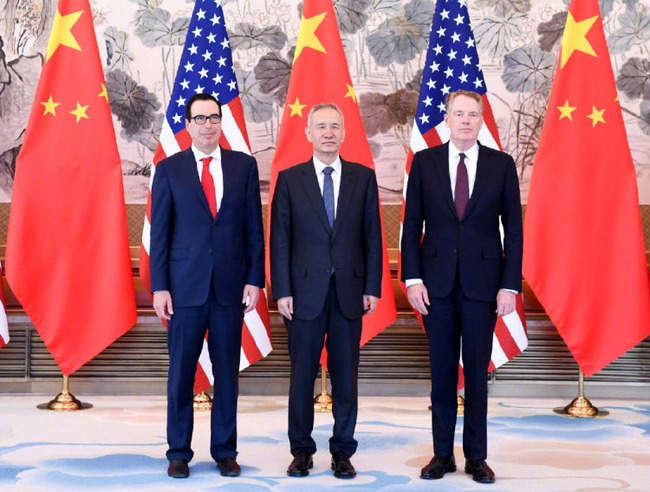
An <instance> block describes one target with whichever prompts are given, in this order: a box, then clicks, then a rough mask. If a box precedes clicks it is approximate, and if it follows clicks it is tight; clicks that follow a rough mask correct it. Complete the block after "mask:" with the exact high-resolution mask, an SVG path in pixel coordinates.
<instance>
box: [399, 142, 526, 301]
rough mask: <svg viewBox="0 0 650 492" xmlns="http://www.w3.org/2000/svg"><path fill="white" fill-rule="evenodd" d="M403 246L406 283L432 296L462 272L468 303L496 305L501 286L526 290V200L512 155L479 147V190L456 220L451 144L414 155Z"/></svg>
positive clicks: (447, 289)
mask: <svg viewBox="0 0 650 492" xmlns="http://www.w3.org/2000/svg"><path fill="white" fill-rule="evenodd" d="M499 216H501V218H502V220H503V227H504V232H505V237H504V246H503V248H502V245H501V237H500V233H499ZM423 223H424V224H425V233H424V238H422V225H423ZM401 246H402V247H401V249H402V275H401V278H402V280H407V279H412V278H421V279H422V280H423V281H424V284H425V286H426V287H427V290H428V293H429V296H430V297H446V296H447V295H449V293H450V292H451V289H452V287H453V284H454V279H455V277H456V271H457V269H458V271H459V272H460V281H461V286H462V289H463V293H464V294H465V295H466V296H467V297H469V298H470V299H475V300H481V301H493V300H495V299H496V294H497V292H498V290H499V289H502V288H507V289H512V290H516V291H521V261H522V251H523V234H522V221H521V198H520V195H519V181H518V178H517V171H516V168H515V163H514V161H513V160H512V157H510V156H509V155H508V154H505V153H503V152H499V151H496V150H493V149H490V148H488V147H484V146H483V145H480V144H479V154H478V163H477V171H476V181H475V182H474V189H473V191H472V196H471V197H470V200H469V203H468V205H467V209H466V210H465V216H464V217H463V220H462V221H459V220H458V215H457V214H456V208H455V206H454V201H453V199H452V194H451V183H450V178H449V144H448V143H447V144H444V145H440V146H437V147H433V148H430V149H426V150H422V151H420V152H418V153H416V154H415V156H414V157H413V163H412V165H411V173H410V175H409V180H408V187H407V192H406V209H405V213H404V229H403V232H402V245H401Z"/></svg>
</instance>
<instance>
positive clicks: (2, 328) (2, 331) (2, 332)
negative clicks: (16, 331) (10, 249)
mask: <svg viewBox="0 0 650 492" xmlns="http://www.w3.org/2000/svg"><path fill="white" fill-rule="evenodd" d="M2 284H3V283H2V263H0V302H1V303H2V305H1V306H0V348H2V347H4V346H5V345H7V344H8V343H9V323H7V306H6V304H5V290H4V288H3V287H4V286H3V285H2Z"/></svg>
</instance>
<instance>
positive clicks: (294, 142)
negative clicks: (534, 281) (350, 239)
mask: <svg viewBox="0 0 650 492" xmlns="http://www.w3.org/2000/svg"><path fill="white" fill-rule="evenodd" d="M324 102H330V103H334V104H336V105H337V106H338V107H339V108H340V109H341V111H342V112H343V115H344V119H345V141H344V142H343V145H342V146H341V151H340V153H341V157H342V158H343V159H346V160H348V161H353V162H358V163H360V164H363V165H366V166H368V167H370V168H373V169H374V167H375V166H374V162H373V160H372V154H371V152H370V145H369V144H368V138H367V137H366V132H365V130H364V128H363V122H362V120H361V113H360V112H359V105H358V101H357V97H356V94H355V92H354V87H353V86H352V80H351V78H350V72H349V70H348V64H347V61H346V58H345V52H344V51H343V43H342V42H341V35H340V34H339V28H338V25H337V23H336V14H335V13H334V7H333V5H332V1H331V0H306V1H305V3H304V6H303V10H302V20H301V22H300V32H299V33H298V42H297V45H296V52H295V55H294V61H293V68H292V70H291V80H290V81H289V91H288V94H287V103H286V106H285V108H284V113H283V115H282V123H281V126H280V134H279V136H278V143H277V148H276V150H275V155H274V157H273V163H272V165H271V186H270V192H269V212H268V217H269V221H270V217H271V211H270V206H271V202H272V197H273V190H274V189H275V183H276V180H277V177H278V173H279V172H280V171H282V170H284V169H286V168H288V167H291V166H293V165H295V164H299V163H301V162H305V161H307V160H309V159H310V158H311V157H312V155H313V147H312V144H311V143H310V142H309V141H308V140H307V138H306V136H305V128H306V127H307V116H308V115H309V111H310V110H311V108H312V106H314V105H316V104H320V103H324ZM269 229H270V227H269ZM382 237H383V243H384V255H383V256H384V269H383V276H382V286H381V298H380V299H379V302H378V304H377V308H376V309H375V311H374V312H373V313H372V314H370V315H366V316H364V317H363V331H362V333H361V345H364V344H365V343H366V342H367V341H368V340H370V339H371V338H372V337H374V336H375V335H377V334H378V333H379V332H381V331H382V330H383V329H384V328H386V327H387V326H389V325H390V324H391V323H392V322H393V321H394V320H395V317H396V315H397V314H396V309H395V297H394V295H393V287H392V282H391V276H390V267H389V264H388V255H387V253H386V237H385V234H384V232H383V226H382ZM268 265H269V262H268V261H267V269H268ZM267 273H268V272H267ZM267 278H270V275H267Z"/></svg>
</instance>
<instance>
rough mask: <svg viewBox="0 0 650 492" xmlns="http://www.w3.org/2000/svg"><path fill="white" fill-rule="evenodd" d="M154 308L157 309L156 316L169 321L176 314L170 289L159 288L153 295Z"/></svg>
mask: <svg viewBox="0 0 650 492" xmlns="http://www.w3.org/2000/svg"><path fill="white" fill-rule="evenodd" d="M153 308H154V309H155V310H156V316H158V317H159V318H160V319H166V320H167V321H169V320H170V319H172V314H174V306H173V305H172V295H171V294H170V293H169V291H168V290H159V291H157V292H156V293H154V295H153Z"/></svg>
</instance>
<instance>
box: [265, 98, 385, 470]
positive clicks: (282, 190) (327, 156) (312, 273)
mask: <svg viewBox="0 0 650 492" xmlns="http://www.w3.org/2000/svg"><path fill="white" fill-rule="evenodd" d="M306 134H307V139H308V140H309V141H310V142H311V143H312V144H313V148H314V154H313V158H312V159H310V160H309V161H307V162H305V163H302V164H298V165H296V166H293V167H291V168H289V169H286V170H284V171H282V172H280V173H279V175H278V180H277V184H276V187H275V193H274V196H273V203H272V207H271V241H270V247H271V285H272V288H273V297H274V298H275V299H276V300H277V303H278V310H279V311H280V313H281V314H282V315H283V316H284V321H285V324H286V327H287V333H288V346H289V356H290V358H291V383H290V389H289V441H290V443H291V454H292V455H293V456H294V459H293V461H292V462H291V464H290V465H289V468H288V470H287V474H288V475H289V476H297V477H300V476H306V475H309V469H310V468H312V466H313V461H312V455H313V454H314V453H315V452H316V444H315V442H314V440H313V439H312V437H311V432H312V430H313V427H314V404H313V396H314V381H315V379H316V376H317V374H318V366H319V360H320V355H321V351H322V348H323V341H324V339H325V336H326V335H327V343H326V346H327V351H328V358H327V366H328V369H329V372H330V377H331V381H332V397H333V400H334V401H333V409H332V410H333V415H334V432H333V436H332V438H331V439H330V442H329V449H330V453H331V454H332V470H334V476H335V477H337V478H353V477H354V476H355V475H356V472H355V470H354V467H353V466H352V464H351V463H350V456H352V455H353V454H354V452H355V451H356V449H357V441H356V440H355V439H354V427H355V425H356V420H357V375H358V368H359V342H360V338H361V324H362V323H361V319H362V316H363V315H364V313H365V314H369V313H371V312H372V311H373V310H374V309H375V306H376V305H377V300H378V298H379V296H380V294H381V275H382V239H381V222H380V216H379V199H378V191H377V180H376V177H375V173H374V171H373V170H372V169H370V168H368V167H365V166H363V165H361V164H355V163H352V162H347V161H345V160H343V159H341V158H340V156H339V148H340V147H341V143H342V142H343V139H344V137H345V128H344V124H343V115H342V114H341V111H340V110H339V108H338V107H337V106H335V105H333V104H320V105H316V106H314V107H313V108H312V110H311V111H310V113H309V117H308V122H307V129H306Z"/></svg>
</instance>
